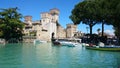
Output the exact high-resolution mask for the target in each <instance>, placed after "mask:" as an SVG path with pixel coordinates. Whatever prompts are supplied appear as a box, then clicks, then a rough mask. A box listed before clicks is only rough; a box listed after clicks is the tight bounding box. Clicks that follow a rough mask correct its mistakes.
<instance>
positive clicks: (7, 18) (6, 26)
mask: <svg viewBox="0 0 120 68" xmlns="http://www.w3.org/2000/svg"><path fill="white" fill-rule="evenodd" d="M17 10H18V8H8V9H1V11H0V37H2V38H4V39H5V40H6V41H8V40H10V39H12V38H16V39H20V38H22V30H23V26H24V25H23V23H22V21H21V20H20V18H22V15H21V14H20V13H18V11H17Z"/></svg>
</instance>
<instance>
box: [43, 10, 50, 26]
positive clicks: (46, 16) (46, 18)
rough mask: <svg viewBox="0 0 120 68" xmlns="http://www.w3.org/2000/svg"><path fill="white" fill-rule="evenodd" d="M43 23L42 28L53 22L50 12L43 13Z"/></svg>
mask: <svg viewBox="0 0 120 68" xmlns="http://www.w3.org/2000/svg"><path fill="white" fill-rule="evenodd" d="M41 22H42V26H43V27H44V26H45V25H47V24H48V23H50V22H51V15H50V13H48V12H42V13H41Z"/></svg>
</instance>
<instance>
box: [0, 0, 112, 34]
mask: <svg viewBox="0 0 120 68" xmlns="http://www.w3.org/2000/svg"><path fill="white" fill-rule="evenodd" d="M81 1H82V0H0V8H11V7H18V8H19V9H20V10H19V12H20V13H21V14H22V15H23V16H26V15H31V16H32V17H33V21H35V20H40V13H41V12H49V10H50V9H52V8H58V9H59V10H60V17H59V22H60V24H61V25H62V26H63V27H64V28H66V24H68V23H72V21H71V20H70V19H69V16H70V15H71V11H72V9H73V8H74V6H75V5H76V4H77V3H79V2H81ZM22 20H23V19H22ZM86 27H87V25H84V24H80V25H78V30H79V31H82V32H85V33H86V32H87V30H86ZM98 28H100V29H101V24H99V25H95V26H94V27H93V33H96V32H97V29H98ZM105 31H106V32H107V33H110V34H113V29H112V26H106V25H105Z"/></svg>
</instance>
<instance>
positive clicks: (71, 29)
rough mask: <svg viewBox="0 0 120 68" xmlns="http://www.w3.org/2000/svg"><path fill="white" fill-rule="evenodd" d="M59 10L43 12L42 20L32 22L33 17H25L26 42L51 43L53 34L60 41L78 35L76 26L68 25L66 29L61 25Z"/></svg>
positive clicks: (24, 38) (24, 39)
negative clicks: (41, 41)
mask: <svg viewBox="0 0 120 68" xmlns="http://www.w3.org/2000/svg"><path fill="white" fill-rule="evenodd" d="M59 13H60V12H59V10H58V9H56V8H54V9H50V11H49V12H42V13H41V14H40V17H41V20H38V21H32V16H25V17H24V19H25V20H24V24H25V27H24V29H23V30H24V37H23V41H24V42H33V40H35V39H39V40H44V41H51V37H52V33H54V37H55V38H58V39H61V38H62V39H64V38H71V37H73V36H74V34H75V33H76V31H77V30H76V28H77V26H76V25H74V24H67V28H66V29H64V28H63V27H62V26H61V25H60V23H59Z"/></svg>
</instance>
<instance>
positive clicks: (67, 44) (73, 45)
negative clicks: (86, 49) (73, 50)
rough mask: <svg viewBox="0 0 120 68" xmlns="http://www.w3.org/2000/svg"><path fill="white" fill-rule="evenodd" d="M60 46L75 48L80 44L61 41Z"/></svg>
mask: <svg viewBox="0 0 120 68" xmlns="http://www.w3.org/2000/svg"><path fill="white" fill-rule="evenodd" d="M60 44H61V45H62V46H69V47H75V46H77V45H78V43H74V42H68V41H60Z"/></svg>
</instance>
